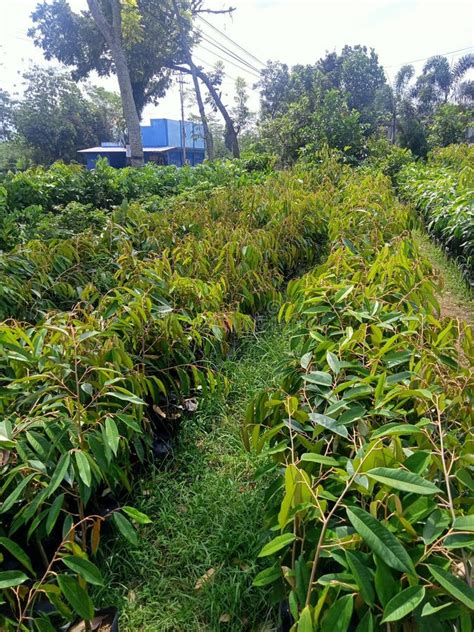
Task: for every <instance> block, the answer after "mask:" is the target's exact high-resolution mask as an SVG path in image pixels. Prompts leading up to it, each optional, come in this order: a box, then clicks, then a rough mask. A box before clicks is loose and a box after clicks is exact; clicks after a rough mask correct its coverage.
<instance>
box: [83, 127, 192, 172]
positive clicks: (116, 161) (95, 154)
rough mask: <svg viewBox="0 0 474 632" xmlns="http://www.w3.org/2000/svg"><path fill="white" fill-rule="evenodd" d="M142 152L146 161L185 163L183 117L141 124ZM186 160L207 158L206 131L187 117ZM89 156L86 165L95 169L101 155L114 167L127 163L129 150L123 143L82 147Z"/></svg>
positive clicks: (190, 162)
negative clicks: (205, 147) (204, 132)
mask: <svg viewBox="0 0 474 632" xmlns="http://www.w3.org/2000/svg"><path fill="white" fill-rule="evenodd" d="M140 127H141V130H142V141H143V153H144V156H145V162H154V163H156V164H158V165H176V166H177V167H182V166H183V138H182V123H181V121H173V120H172V119H165V118H163V119H151V120H150V125H141V126H140ZM184 130H185V132H184V136H185V143H184V144H185V149H186V162H187V164H189V165H192V166H194V165H198V164H199V163H201V162H202V161H203V160H204V134H203V130H202V125H201V124H199V123H193V122H191V121H185V123H184ZM79 153H80V154H83V155H84V156H85V157H86V160H87V168H88V169H93V168H94V167H95V163H96V161H97V159H98V158H100V157H103V158H107V160H108V161H109V164H110V165H111V166H112V167H117V168H121V167H126V166H127V164H128V162H129V161H128V158H127V150H126V148H125V147H124V146H123V145H116V144H115V143H102V144H101V145H100V147H89V148H88V149H81V150H80V151H79Z"/></svg>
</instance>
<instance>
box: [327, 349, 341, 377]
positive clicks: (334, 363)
mask: <svg viewBox="0 0 474 632" xmlns="http://www.w3.org/2000/svg"><path fill="white" fill-rule="evenodd" d="M326 361H327V363H328V364H329V367H330V369H331V371H332V372H333V373H334V374H335V375H338V373H339V371H340V370H341V365H340V363H339V358H338V357H337V355H334V353H331V352H330V351H327V353H326Z"/></svg>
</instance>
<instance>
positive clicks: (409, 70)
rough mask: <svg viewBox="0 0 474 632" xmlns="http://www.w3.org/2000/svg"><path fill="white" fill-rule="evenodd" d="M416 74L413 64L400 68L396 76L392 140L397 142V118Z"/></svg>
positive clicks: (393, 92)
mask: <svg viewBox="0 0 474 632" xmlns="http://www.w3.org/2000/svg"><path fill="white" fill-rule="evenodd" d="M414 74H415V69H414V68H413V66H410V65H408V64H407V65H405V66H402V67H401V68H400V70H399V71H398V72H397V75H396V77H395V83H394V86H393V88H392V98H391V102H392V130H391V134H390V135H391V141H392V143H395V139H396V135H397V119H398V116H399V111H400V108H401V105H402V103H403V101H404V100H405V99H406V97H407V92H408V86H409V83H410V81H411V80H412V79H413V75H414Z"/></svg>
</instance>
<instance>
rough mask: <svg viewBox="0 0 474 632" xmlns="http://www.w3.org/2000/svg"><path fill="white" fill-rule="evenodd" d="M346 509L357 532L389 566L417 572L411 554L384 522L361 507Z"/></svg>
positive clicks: (413, 572)
mask: <svg viewBox="0 0 474 632" xmlns="http://www.w3.org/2000/svg"><path fill="white" fill-rule="evenodd" d="M346 511H347V517H348V518H349V520H350V522H351V524H352V526H353V527H354V529H355V530H356V531H357V533H358V534H359V535H361V536H362V538H363V539H364V541H365V542H366V544H367V545H368V546H369V547H370V548H371V549H372V551H373V552H374V553H375V554H376V555H378V556H379V557H381V558H382V560H384V562H385V563H386V564H388V566H390V567H391V568H394V569H396V570H398V571H402V572H406V573H411V574H412V575H415V574H416V572H415V567H414V566H413V562H412V561H411V558H410V556H409V555H408V553H407V552H406V551H405V549H404V548H403V546H402V545H401V544H400V542H399V541H398V540H397V538H396V537H395V536H394V535H393V534H392V533H390V531H389V530H388V529H387V528H386V527H384V526H383V524H381V523H380V522H379V521H378V520H376V519H375V518H373V517H372V516H371V515H370V514H369V513H367V512H366V511H364V510H363V509H361V508H360V507H351V508H350V509H349V507H348V508H347V509H346Z"/></svg>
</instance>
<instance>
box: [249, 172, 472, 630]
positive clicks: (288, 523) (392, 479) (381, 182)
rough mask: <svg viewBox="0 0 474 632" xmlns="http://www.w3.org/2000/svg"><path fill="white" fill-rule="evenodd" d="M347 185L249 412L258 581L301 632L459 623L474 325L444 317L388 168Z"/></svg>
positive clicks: (466, 546) (464, 617)
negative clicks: (259, 519)
mask: <svg viewBox="0 0 474 632" xmlns="http://www.w3.org/2000/svg"><path fill="white" fill-rule="evenodd" d="M341 184H342V183H341ZM343 188H344V195H343V198H342V200H341V202H340V208H341V211H343V212H341V213H340V214H339V215H336V216H335V217H334V219H333V220H331V221H330V228H329V233H330V236H331V237H332V239H333V240H334V242H333V243H334V246H333V250H332V252H331V254H330V256H329V258H328V260H327V262H326V263H324V264H323V265H322V266H321V267H319V268H316V270H315V271H314V272H311V273H309V274H308V275H306V276H304V277H303V278H302V279H300V280H295V281H291V282H290V284H289V287H288V299H287V302H286V303H285V304H284V305H283V306H282V308H281V312H280V314H281V318H282V319H283V320H284V321H286V322H288V323H292V325H291V326H292V327H293V344H292V349H293V352H292V357H291V358H289V359H286V360H282V374H283V378H282V382H281V387H280V388H279V389H278V390H276V391H271V392H263V393H262V394H261V395H260V396H258V397H257V398H256V400H255V401H254V402H253V403H252V405H251V406H250V407H249V409H248V411H247V417H246V423H245V426H244V428H243V437H244V442H245V444H246V446H247V448H248V449H254V450H257V451H263V452H264V453H266V454H268V455H271V456H272V459H273V462H274V464H273V466H272V467H270V468H268V467H267V468H266V470H265V475H266V476H267V477H268V476H270V484H269V488H268V502H269V508H268V511H267V515H266V521H267V528H268V530H269V542H268V543H267V544H266V545H265V546H264V548H263V549H262V551H261V553H260V557H262V558H271V560H273V561H272V563H271V564H270V566H268V567H267V568H266V569H265V570H263V571H262V572H261V573H260V574H259V575H258V576H257V577H256V578H255V582H254V583H255V585H256V586H264V585H269V584H272V585H274V589H275V596H276V598H277V599H281V598H282V596H286V598H287V599H288V602H289V609H290V612H291V615H292V617H293V619H294V621H296V622H297V624H296V625H295V627H294V628H292V629H295V630H296V629H297V630H298V632H301V631H303V632H306V631H313V630H321V631H322V632H333V631H335V630H337V631H341V632H343V631H344V632H345V631H346V630H349V629H357V630H358V631H359V632H362V631H369V630H370V631H373V630H378V629H382V627H383V628H384V629H385V627H384V626H385V625H387V626H388V625H390V629H395V630H401V629H404V630H406V629H416V630H431V631H434V630H436V631H437V630H439V631H440V632H441V631H446V630H461V629H462V630H468V629H470V620H471V619H470V618H471V614H472V610H473V608H474V591H473V589H472V588H471V587H470V572H471V570H470V563H469V561H468V556H469V551H470V550H471V551H472V546H473V544H474V539H473V533H472V532H473V531H474V522H473V519H474V516H473V515H472V490H473V480H472V448H473V440H474V439H473V435H472V402H473V397H474V383H473V380H472V372H470V371H469V369H468V365H469V363H470V362H471V363H472V358H473V348H472V332H471V330H469V329H468V328H467V327H464V326H463V325H461V324H460V323H459V322H457V321H454V320H451V319H449V318H447V319H440V316H439V306H438V303H437V300H436V298H435V292H436V288H435V285H434V283H433V281H432V280H431V279H430V267H429V265H428V264H427V263H426V261H424V260H423V259H422V257H421V256H420V253H419V252H418V250H417V248H416V246H415V244H414V243H413V240H412V239H411V237H410V235H409V233H407V232H406V229H407V228H408V226H409V216H408V215H407V211H406V209H405V208H403V207H402V206H400V205H399V204H398V203H397V202H396V201H395V200H394V198H393V196H392V194H391V192H390V189H389V187H388V185H387V181H386V180H385V179H383V178H382V177H380V176H378V177H374V176H366V177H364V178H360V179H359V180H353V179H352V178H349V181H345V183H344V185H343ZM460 344H462V346H463V348H464V351H462V350H461V348H460ZM402 626H403V627H402ZM387 629H388V628H387Z"/></svg>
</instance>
